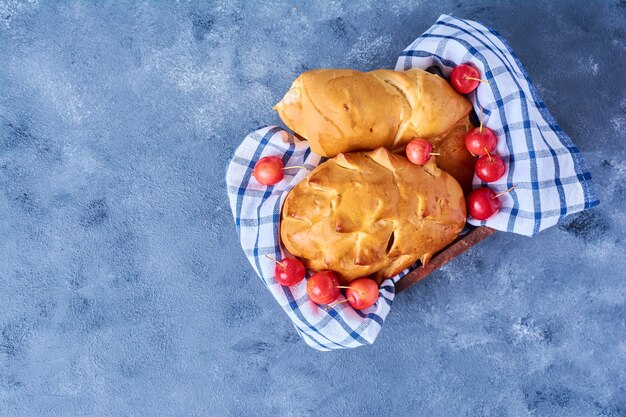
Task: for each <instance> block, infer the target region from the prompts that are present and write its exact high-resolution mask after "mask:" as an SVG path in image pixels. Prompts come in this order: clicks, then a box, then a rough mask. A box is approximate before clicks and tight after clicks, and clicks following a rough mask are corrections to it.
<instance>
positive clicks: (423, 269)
mask: <svg viewBox="0 0 626 417" xmlns="http://www.w3.org/2000/svg"><path fill="white" fill-rule="evenodd" d="M495 232H496V230H495V229H491V228H489V227H484V226H483V227H477V228H476V229H474V230H472V231H470V232H469V233H467V234H466V235H464V236H461V237H459V238H458V239H457V240H455V241H454V242H452V243H451V244H450V245H448V246H447V247H446V248H445V249H444V250H442V251H441V252H439V253H437V254H436V255H435V256H433V257H432V258H431V259H430V262H428V263H427V264H426V265H423V266H420V267H419V268H417V269H416V270H414V271H412V272H410V273H409V274H408V275H406V276H405V277H403V278H402V279H401V280H400V281H398V282H397V283H396V292H397V293H398V292H401V291H404V290H405V289H407V288H408V287H410V286H411V285H413V284H415V283H416V282H418V281H421V280H422V279H423V278H426V276H428V274H430V273H431V272H433V271H434V270H436V269H439V268H441V267H442V266H444V265H445V264H447V263H448V262H450V261H451V260H453V259H454V258H456V257H457V256H459V255H460V254H462V253H463V252H465V251H466V250H468V249H469V248H471V247H472V246H474V245H475V244H477V243H478V242H480V241H481V240H483V239H485V238H487V237H489V236H491V235H492V234H494V233H495Z"/></svg>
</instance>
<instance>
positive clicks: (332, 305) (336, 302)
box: [326, 298, 348, 310]
mask: <svg viewBox="0 0 626 417" xmlns="http://www.w3.org/2000/svg"><path fill="white" fill-rule="evenodd" d="M346 302H348V299H347V298H346V299H345V300H342V301H335V302H334V303H332V304H329V305H328V306H327V307H326V310H328V309H331V308H333V307H335V306H338V305H339V304H342V303H346Z"/></svg>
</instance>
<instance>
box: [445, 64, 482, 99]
mask: <svg viewBox="0 0 626 417" xmlns="http://www.w3.org/2000/svg"><path fill="white" fill-rule="evenodd" d="M480 81H481V80H480V73H479V72H478V70H477V69H476V68H474V67H472V66H471V65H468V64H461V65H457V66H456V67H454V69H453V70H452V73H451V74H450V84H451V85H452V88H454V89H455V90H456V91H457V93H460V94H468V93H471V92H472V91H474V90H476V87H478V83H479V82H480Z"/></svg>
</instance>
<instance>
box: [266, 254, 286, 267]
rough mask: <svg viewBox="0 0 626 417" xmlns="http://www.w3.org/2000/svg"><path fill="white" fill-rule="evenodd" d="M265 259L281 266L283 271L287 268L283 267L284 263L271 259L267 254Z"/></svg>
mask: <svg viewBox="0 0 626 417" xmlns="http://www.w3.org/2000/svg"><path fill="white" fill-rule="evenodd" d="M265 257H266V258H267V259H271V260H272V261H274V262H276V263H277V264H278V265H280V266H282V267H283V269H287V267H286V266H285V264H284V263H282V262H279V261H277V260H276V259H274V258H272V257H271V256H269V255H268V254H265Z"/></svg>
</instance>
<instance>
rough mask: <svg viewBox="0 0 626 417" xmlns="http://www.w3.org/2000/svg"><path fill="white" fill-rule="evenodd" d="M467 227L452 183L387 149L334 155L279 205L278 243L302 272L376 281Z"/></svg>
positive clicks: (455, 184)
mask: <svg viewBox="0 0 626 417" xmlns="http://www.w3.org/2000/svg"><path fill="white" fill-rule="evenodd" d="M464 224H465V200H464V197H463V191H462V190H461V187H460V186H459V184H458V182H457V181H456V180H455V179H454V178H453V177H451V176H450V175H448V174H447V173H446V172H444V171H442V170H441V169H439V168H437V166H436V164H435V163H434V162H429V163H428V164H426V165H425V166H423V167H421V166H417V165H414V164H412V163H411V162H409V161H408V160H407V159H406V158H405V157H403V156H400V155H394V154H392V153H390V152H389V151H388V150H387V149H385V148H379V149H377V150H375V151H371V152H352V153H347V154H339V155H337V156H336V157H335V158H332V159H329V160H327V161H326V162H324V163H322V164H320V165H319V166H317V167H316V168H315V169H314V170H313V171H312V172H311V173H310V174H309V175H308V176H307V177H306V178H305V179H304V180H302V181H301V182H300V183H299V184H298V185H296V186H295V187H294V188H293V189H292V190H291V191H290V192H289V194H288V195H287V198H286V199H285V202H284V205H283V208H282V216H281V223H280V236H281V239H282V243H283V245H284V246H285V248H286V249H287V250H288V251H289V252H290V253H292V254H293V255H295V256H297V257H299V258H301V259H302V261H303V262H304V264H305V266H306V267H307V268H310V269H313V270H317V271H319V270H332V271H335V272H337V273H338V274H339V275H340V277H341V279H342V282H349V281H351V280H353V279H355V278H359V277H364V276H369V275H372V274H373V277H374V278H375V279H377V280H378V281H379V282H380V281H381V280H382V279H383V278H388V277H392V276H394V275H396V274H397V273H399V272H400V271H402V270H403V269H405V268H407V267H408V266H410V265H412V264H413V263H415V262H416V261H417V260H418V259H419V260H421V261H422V263H426V262H427V261H428V260H429V259H430V257H431V256H432V255H433V254H434V253H436V252H438V251H439V250H441V249H443V248H444V247H445V246H446V245H448V244H449V243H450V242H452V241H453V240H454V239H455V238H456V236H457V235H458V234H459V233H460V232H461V230H462V229H463V226H464Z"/></svg>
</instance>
